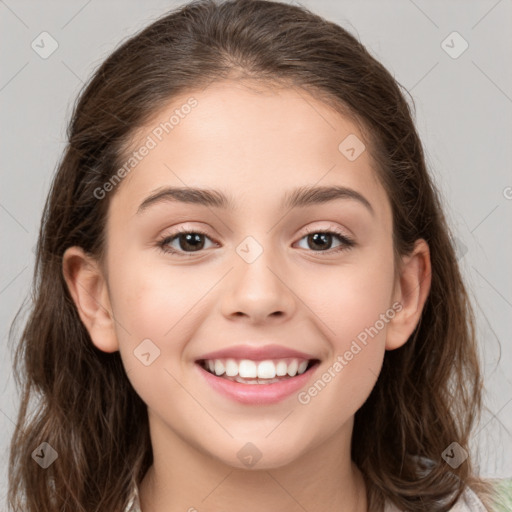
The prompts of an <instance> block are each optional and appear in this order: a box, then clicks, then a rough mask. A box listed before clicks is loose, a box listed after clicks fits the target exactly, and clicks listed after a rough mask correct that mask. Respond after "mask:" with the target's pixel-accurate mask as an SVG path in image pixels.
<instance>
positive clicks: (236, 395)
mask: <svg viewBox="0 0 512 512" xmlns="http://www.w3.org/2000/svg"><path fill="white" fill-rule="evenodd" d="M319 363H320V361H319V360H318V359H311V360H307V359H300V358H285V359H266V360H262V361H254V360H251V359H238V360H237V359H231V358H229V359H202V360H199V361H196V365H195V367H196V368H197V369H198V370H199V372H200V373H201V375H202V377H203V378H204V379H205V381H206V383H207V384H208V385H209V386H210V387H211V388H213V389H214V390H215V391H217V392H218V393H220V394H221V395H223V396H225V397H228V398H230V399H232V400H235V401H237V402H240V403H243V404H252V405H263V404H272V403H276V402H280V401H282V400H284V399H285V398H287V397H289V396H290V395H292V394H294V393H296V392H298V391H299V390H300V389H301V388H303V387H304V386H305V385H306V384H307V382H308V381H309V379H310V378H311V377H312V375H313V373H314V370H315V369H316V368H317V367H318V365H319Z"/></svg>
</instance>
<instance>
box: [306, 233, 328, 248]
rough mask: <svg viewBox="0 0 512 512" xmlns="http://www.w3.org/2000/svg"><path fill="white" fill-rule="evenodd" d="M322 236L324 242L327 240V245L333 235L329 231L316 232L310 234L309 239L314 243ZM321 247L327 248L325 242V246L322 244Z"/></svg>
mask: <svg viewBox="0 0 512 512" xmlns="http://www.w3.org/2000/svg"><path fill="white" fill-rule="evenodd" d="M320 238H321V239H323V240H324V243H325V241H326V240H327V246H329V245H330V242H331V238H332V235H331V234H329V233H314V234H312V235H309V241H313V243H314V244H317V243H318V240H320ZM320 249H325V244H324V245H323V246H322V245H320Z"/></svg>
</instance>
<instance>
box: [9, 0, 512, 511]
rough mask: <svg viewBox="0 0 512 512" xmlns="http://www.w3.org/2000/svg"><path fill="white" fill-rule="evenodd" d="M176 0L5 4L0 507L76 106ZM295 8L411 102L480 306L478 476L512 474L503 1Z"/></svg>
mask: <svg viewBox="0 0 512 512" xmlns="http://www.w3.org/2000/svg"><path fill="white" fill-rule="evenodd" d="M182 3H183V2H174V1H170V0H168V1H164V0H151V1H144V2H142V1H138V2H136V1H126V0H123V1H100V0H73V1H70V0H67V1H64V0H61V1H48V0H46V1H45V2H38V1H36V0H33V1H23V0H0V38H1V42H0V73H1V74H0V112H1V120H2V121H1V136H0V144H1V152H0V155H1V182H0V226H1V242H0V254H1V261H0V301H1V302H0V303H1V308H0V336H1V340H2V342H1V347H0V350H1V354H0V395H1V396H0V432H1V435H0V464H1V476H0V482H1V484H0V509H3V508H5V507H4V503H5V494H6V490H7V486H6V481H7V461H8V448H9V441H10V437H11V436H12V433H13V432H14V429H15V428H16V427H15V423H16V415H17V408H18V396H17V392H16V389H15V385H14V381H13V376H12V371H11V355H12V354H11V345H10V344H9V343H8V331H9V326H10V324H11V321H12V319H13V317H14V315H15V313H16V311H17V310H18V308H19V307H20V305H21V304H22V302H23V300H24V299H25V297H27V295H28V294H29V290H30V283H31V279H32V272H33V264H34V253H33V248H34V245H35V243H36V240H37V234H38V229H39V223H40V218H41V212H42V208H43V204H44V201H45V198H46V195H47V193H48V188H49V184H50V181H51V178H52V176H53V173H54V172H55V168H56V164H57V162H58V160H59V158H60V156H61V154H62V151H63V149H64V147H65V143H66V136H65V128H66V124H67V122H68V120H69V115H70V112H71V106H72V104H73V102H74V101H75V98H76V96H77V94H78V92H79V90H80V88H81V87H82V84H83V82H85V81H86V80H87V79H88V78H89V76H90V75H91V73H92V71H93V70H94V69H95V68H96V67H97V66H98V65H99V64H100V63H101V62H102V61H103V60H104V59H105V58H106V57H107V56H108V54H109V53H111V51H112V50H113V49H114V48H115V47H116V46H117V45H118V44H119V43H120V42H121V41H123V40H124V39H126V38H127V37H129V36H130V35H132V34H134V33H135V32H136V31H137V30H139V29H140V28H142V27H143V26H146V25H147V24H149V23H150V22H151V21H152V20H154V19H155V18H156V17H157V16H159V15H161V14H163V13H164V12H166V11H167V10H170V9H173V8H175V7H176V6H178V5H181V4H182ZM297 3H298V2H297ZM301 3H302V5H304V6H305V7H307V8H309V9H311V10H312V11H314V12H316V13H317V14H320V15H322V16H324V17H326V18H327V19H329V20H332V21H335V22H337V23H339V24H340V25H342V26H343V27H344V28H346V29H347V30H349V31H350V32H351V33H352V34H354V35H355V36H356V37H357V38H358V39H359V40H360V41H361V42H362V43H363V44H364V45H365V46H366V47H367V48H368V50H369V51H370V52H371V53H372V54H373V55H374V56H375V57H376V58H377V59H378V60H379V61H380V62H382V63H383V64H384V65H385V66H386V67H387V69H388V70H389V71H390V72H391V74H392V75H393V76H394V77H395V78H396V80H397V81H398V82H399V83H400V84H401V85H403V86H404V87H405V88H406V89H407V90H408V91H409V92H410V93H411V95H412V97H413V98H414V102H415V105H416V124H417V127H418V130H419V132H420V136H421V137H422V140H423V144H424V148H425V151H426V155H427V164H428V166H429V168H430V171H431V173H432V174H433V176H434V178H435V181H436V183H437V185H438V186H439V187H440V189H441V191H442V195H443V201H444V205H445V210H446V214H447V217H448V220H449V222H450V225H451V227H452V229H453V232H454V233H455V235H456V243H457V248H458V255H459V262H460V264H461V266H462V270H463V272H464V276H465V279H466V282H467V285H468V287H469V289H470V292H471V294H472V297H473V299H474V302H475V304H476V312H477V319H478V334H479V343H480V352H481V355H482V361H483V369H484V372H485V379H486V405H487V407H488V410H487V411H485V412H484V415H483V419H482V421H481V424H480V425H479V427H478V429H477V431H475V435H474V439H473V444H472V447H471V449H472V450H473V451H474V453H475V454H476V455H478V463H479V466H480V472H481V474H483V475H484V476H489V477H504V476H511V475H512V434H511V429H512V378H511V372H512V343H511V335H510V332H511V327H512V322H511V319H512V266H511V261H512V236H511V235H512V230H511V226H512V172H511V169H512V166H511V164H512V158H511V153H512V149H511V147H512V122H511V114H512V68H511V66H510V63H511V62H512V1H511V0H500V1H496V0H488V1H487V0H485V1H484V0H481V1H474V0H473V1H468V0H464V1H463V0H460V1H453V0H452V1H446V0H443V1H441V0H437V1H432V0H429V1H426V0H414V1H413V0H387V1H377V0H374V1H355V0H350V1H349V0H341V1H340V0H337V1H335V0H316V1H308V0H303V1H302V2H301ZM42 32H47V34H49V36H48V35H42V36H41V35H40V34H41V33H42ZM454 32H457V34H454ZM41 38H45V44H44V45H43V44H41V43H40V40H41ZM34 41H35V43H33V42H34ZM38 41H39V47H37V46H36V43H37V42H38ZM52 45H53V46H55V45H58V47H57V48H56V50H55V51H54V52H53V53H52V54H51V55H49V56H46V55H44V52H43V48H42V46H44V48H45V49H44V51H46V52H49V51H50V50H51V49H52ZM34 46H35V48H38V50H37V51H36V50H35V49H34V48H33V47H34ZM466 46H467V48H466ZM464 49H465V50H464ZM463 50H464V51H463ZM41 53H43V55H41ZM43 56H44V57H46V58H43ZM409 101H410V100H409ZM31 462H32V461H28V462H27V463H31Z"/></svg>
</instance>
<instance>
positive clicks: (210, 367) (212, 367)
mask: <svg viewBox="0 0 512 512" xmlns="http://www.w3.org/2000/svg"><path fill="white" fill-rule="evenodd" d="M207 363H208V370H210V371H211V372H212V373H214V372H215V361H213V360H212V359H208V361H207Z"/></svg>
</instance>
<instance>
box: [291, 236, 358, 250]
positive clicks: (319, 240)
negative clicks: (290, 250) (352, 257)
mask: <svg viewBox="0 0 512 512" xmlns="http://www.w3.org/2000/svg"><path fill="white" fill-rule="evenodd" d="M304 239H306V243H308V244H312V245H313V246H316V247H317V248H318V247H320V249H319V250H316V251H314V252H331V247H326V246H331V245H332V242H333V239H338V240H339V241H340V244H339V245H338V246H337V247H335V248H334V249H333V250H332V252H337V251H341V250H343V249H345V248H348V247H352V246H353V245H354V243H353V241H352V240H351V239H349V238H347V237H346V236H345V235H343V234H341V233H338V232H337V231H311V232H310V233H308V234H307V235H306V236H304V237H302V238H301V239H300V240H299V242H300V241H301V240H304ZM306 248H307V247H306Z"/></svg>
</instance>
